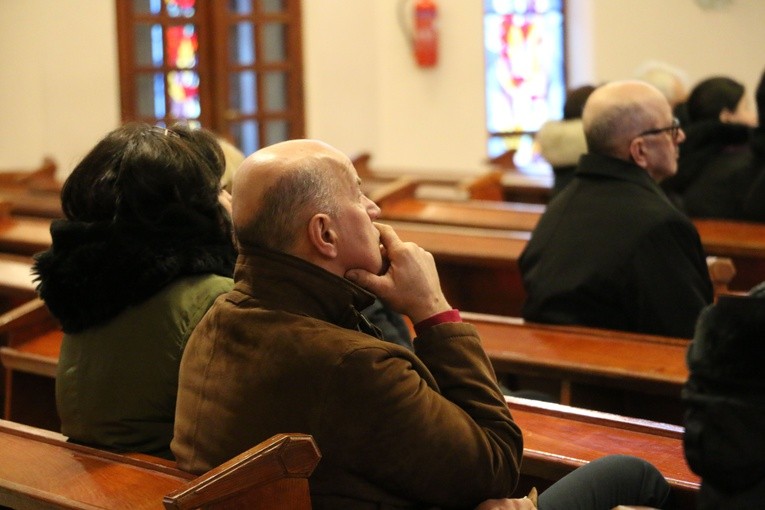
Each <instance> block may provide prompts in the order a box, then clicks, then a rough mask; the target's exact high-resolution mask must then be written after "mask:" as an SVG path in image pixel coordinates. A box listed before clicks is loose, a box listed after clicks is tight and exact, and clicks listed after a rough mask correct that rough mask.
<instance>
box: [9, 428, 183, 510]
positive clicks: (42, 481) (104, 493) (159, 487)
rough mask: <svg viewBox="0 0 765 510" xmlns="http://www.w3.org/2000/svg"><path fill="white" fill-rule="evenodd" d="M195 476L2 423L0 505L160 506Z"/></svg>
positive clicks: (127, 509) (139, 508) (137, 509)
mask: <svg viewBox="0 0 765 510" xmlns="http://www.w3.org/2000/svg"><path fill="white" fill-rule="evenodd" d="M193 478H194V477H193V476H192V475H190V474H188V473H184V472H182V471H179V470H176V469H170V468H162V469H160V468H159V467H158V466H157V465H155V464H152V463H148V462H144V461H140V460H137V459H128V458H126V457H123V456H120V455H116V454H111V453H108V452H103V451H100V450H94V449H91V448H85V447H81V446H77V445H72V444H69V443H62V442H61V441H58V440H55V439H50V438H45V437H41V436H33V435H31V434H29V433H26V432H22V431H19V430H15V429H11V428H8V427H4V426H2V425H0V505H5V506H10V507H12V508H15V507H17V506H18V507H20V508H29V509H38V508H82V509H92V508H108V509H125V510H143V509H156V510H158V509H161V508H163V507H162V498H163V497H164V496H165V495H166V494H168V493H170V492H172V491H174V490H177V489H178V488H179V487H181V486H182V485H183V484H185V483H186V482H188V481H189V480H191V479H193Z"/></svg>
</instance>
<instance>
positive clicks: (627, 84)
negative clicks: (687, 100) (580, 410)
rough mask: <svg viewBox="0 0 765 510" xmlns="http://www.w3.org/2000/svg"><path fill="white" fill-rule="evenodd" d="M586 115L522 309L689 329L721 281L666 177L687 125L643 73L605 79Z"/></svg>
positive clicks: (565, 319) (534, 256)
mask: <svg viewBox="0 0 765 510" xmlns="http://www.w3.org/2000/svg"><path fill="white" fill-rule="evenodd" d="M582 122H583V129H584V134H585V139H586V141H587V150H588V152H587V154H585V155H583V156H582V157H581V159H580V160H579V164H578V166H577V170H576V173H575V176H574V180H573V181H572V183H571V184H570V185H569V186H568V187H567V188H566V190H565V191H564V192H563V193H561V194H560V195H558V196H557V197H556V198H555V199H554V200H552V201H551V202H550V204H549V205H548V207H547V209H546V210H545V212H544V214H543V215H542V218H541V219H540V221H539V224H538V225H537V227H536V229H535V230H534V232H533V234H532V237H531V240H530V241H529V243H528V245H527V246H526V249H525V250H524V252H523V254H522V255H521V258H520V268H521V272H522V275H523V282H524V285H525V288H526V293H527V300H526V303H525V305H524V308H523V317H524V318H525V319H526V320H528V321H532V322H543V323H551V324H575V325H583V326H592V327H602V328H608V329H620V330H626V331H635V332H640V333H650V334H657V335H668V336H676V337H685V338H690V337H691V336H693V330H694V325H695V322H696V318H697V317H698V315H699V313H700V312H701V309H702V308H703V307H704V306H705V305H707V304H708V303H710V302H711V300H712V284H711V282H710V280H709V273H708V270H707V266H706V257H705V254H704V251H703V249H702V247H701V242H700V239H699V236H698V233H697V232H696V229H695V228H694V226H693V224H692V223H691V222H690V221H689V220H688V219H687V218H686V217H685V216H684V215H683V214H681V213H680V212H679V211H678V210H677V209H676V208H675V207H674V206H673V205H672V204H671V203H670V202H669V200H668V199H667V197H666V196H665V194H664V192H663V191H662V190H661V189H660V188H659V186H658V184H657V183H658V182H661V181H662V180H663V179H666V178H667V177H669V176H671V175H674V174H675V172H677V157H678V154H679V150H680V149H679V145H680V144H681V143H682V142H683V140H684V139H685V134H684V133H683V130H682V129H681V128H680V126H679V123H678V122H677V120H676V119H674V118H673V117H672V110H671V109H670V106H669V103H668V102H667V100H666V98H665V97H664V96H663V95H662V94H661V92H659V91H658V90H657V89H656V88H655V87H653V86H652V85H649V84H647V83H644V82H640V81H620V82H612V83H610V84H607V85H604V86H602V87H600V88H598V89H597V90H596V91H595V92H593V94H592V95H591V96H590V98H589V99H588V100H587V103H586V104H585V107H584V111H583V115H582Z"/></svg>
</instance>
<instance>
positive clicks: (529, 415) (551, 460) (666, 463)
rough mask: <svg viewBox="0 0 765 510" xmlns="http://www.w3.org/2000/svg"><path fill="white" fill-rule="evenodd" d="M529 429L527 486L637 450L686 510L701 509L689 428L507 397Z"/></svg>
mask: <svg viewBox="0 0 765 510" xmlns="http://www.w3.org/2000/svg"><path fill="white" fill-rule="evenodd" d="M505 398H506V400H507V404H508V407H509V409H510V412H511V414H512V415H513V419H514V420H515V421H516V423H518V425H519V426H520V427H521V430H522V431H523V441H524V445H523V446H524V447H523V463H522V464H521V475H522V477H521V486H520V487H519V488H518V490H517V491H516V494H517V495H522V494H524V491H528V489H529V488H530V487H531V486H536V487H537V488H539V489H540V490H543V489H545V488H547V487H548V486H549V485H551V484H552V483H554V482H555V481H557V480H559V479H560V478H561V477H563V476H565V475H566V474H568V473H570V472H571V471H573V470H574V469H576V468H577V467H579V466H582V465H584V464H586V463H587V462H590V461H592V460H595V459H598V458H601V457H604V456H606V455H611V454H625V455H634V456H636V457H640V458H642V459H645V460H647V461H648V462H650V463H651V464H653V465H654V466H655V467H656V468H657V469H658V470H659V471H660V472H661V473H662V474H663V475H664V477H665V478H666V479H667V481H668V482H669V484H670V487H671V488H672V491H673V493H674V495H675V498H676V503H677V507H678V508H680V509H688V510H691V509H695V508H696V496H697V494H698V491H699V487H700V479H699V477H698V476H697V475H696V474H694V473H693V472H692V471H691V470H690V468H689V467H688V465H687V463H686V461H685V456H684V453H683V439H682V438H683V432H684V431H683V428H682V427H679V426H675V425H669V424H664V423H659V422H652V421H649V420H636V419H631V418H626V417H623V416H618V415H612V414H606V413H599V412H595V411H589V410H586V409H578V408H572V407H568V406H561V405H557V404H549V403H545V402H539V401H531V400H525V399H519V398H515V397H505Z"/></svg>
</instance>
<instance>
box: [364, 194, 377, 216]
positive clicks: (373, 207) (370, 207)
mask: <svg viewBox="0 0 765 510" xmlns="http://www.w3.org/2000/svg"><path fill="white" fill-rule="evenodd" d="M364 198H365V199H366V201H367V202H368V203H367V214H369V217H370V218H372V219H373V220H376V219H377V218H379V217H380V207H379V206H378V205H377V204H376V203H374V202H373V201H371V200H370V199H369V198H367V197H366V196H365V197H364Z"/></svg>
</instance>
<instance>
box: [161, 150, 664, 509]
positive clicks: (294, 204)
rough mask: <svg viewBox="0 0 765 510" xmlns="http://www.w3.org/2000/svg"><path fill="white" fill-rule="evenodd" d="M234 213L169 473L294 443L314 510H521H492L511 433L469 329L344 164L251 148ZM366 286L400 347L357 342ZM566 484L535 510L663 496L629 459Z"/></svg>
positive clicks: (516, 437)
mask: <svg viewBox="0 0 765 510" xmlns="http://www.w3.org/2000/svg"><path fill="white" fill-rule="evenodd" d="M232 206H233V212H232V217H233V222H234V228H235V232H236V236H237V240H238V245H239V246H238V249H239V259H238V261H237V266H236V270H235V274H234V280H235V287H234V290H233V291H231V292H229V293H228V294H224V295H223V296H221V297H220V298H219V299H218V300H217V301H216V302H215V304H214V305H213V307H212V308H211V309H210V311H209V313H208V314H207V315H205V317H204V318H203V319H202V321H201V323H200V324H199V327H198V328H196V329H195V330H194V332H193V333H192V335H191V337H190V339H189V342H188V344H187V346H186V350H185V351H184V354H183V359H182V361H181V371H180V379H179V390H178V402H177V407H176V421H175V437H174V439H173V442H172V445H171V446H172V450H173V452H174V454H175V456H176V458H177V461H178V466H179V467H180V468H181V469H184V470H187V471H191V472H194V473H201V472H204V471H207V470H209V469H211V468H213V467H214V466H216V465H218V464H220V463H222V462H224V461H226V460H228V459H229V458H232V457H234V456H235V455H237V454H239V453H241V452H243V451H245V450H246V449H248V448H250V447H251V446H254V445H256V444H257V443H259V442H261V441H264V440H266V439H268V438H269V437H271V436H273V435H274V434H278V433H283V432H302V433H307V434H311V435H312V436H313V438H314V439H315V440H316V442H317V444H318V446H319V449H320V451H321V454H322V459H321V462H319V465H318V467H317V468H316V470H315V471H314V473H313V474H312V475H311V477H310V479H309V484H310V490H311V498H312V504H313V508H314V509H332V510H343V509H369V510H372V509H375V510H377V509H404V508H407V509H415V508H417V509H419V508H423V509H424V508H434V507H445V508H464V509H472V508H474V507H475V506H477V505H478V504H480V503H481V502H484V504H483V506H482V507H481V509H482V510H483V509H494V508H497V509H499V508H513V509H519V510H520V509H522V510H531V509H533V508H534V506H533V504H532V503H531V501H530V500H528V499H523V498H521V499H515V500H509V499H503V498H506V497H508V496H509V495H510V494H511V493H512V491H513V488H514V487H515V485H516V482H517V480H518V476H519V464H520V459H521V453H522V451H523V445H522V438H521V432H520V430H519V429H518V426H517V425H516V424H515V423H514V422H513V419H512V417H511V416H510V413H509V411H508V409H507V406H506V404H505V401H504V397H503V395H502V393H501V392H500V390H499V388H498V386H497V383H496V378H495V376H494V372H493V370H492V367H491V364H490V363H489V360H488V359H487V357H486V355H485V353H484V352H483V350H482V348H481V345H480V340H479V338H478V336H477V334H476V331H475V329H474V328H473V327H472V326H470V325H468V324H464V323H462V322H461V321H460V316H459V312H457V311H456V310H453V309H452V308H451V307H450V306H449V304H448V303H447V301H446V299H445V298H444V295H443V293H442V292H441V288H440V285H439V281H438V273H437V272H436V268H435V264H434V262H433V257H432V256H431V255H430V254H429V253H428V252H426V251H424V250H422V249H421V248H419V247H418V246H416V245H414V244H412V243H404V242H402V241H401V240H399V238H398V237H397V236H396V234H395V232H394V231H393V230H392V229H391V228H390V227H388V226H386V225H381V224H377V223H375V222H374V220H375V219H376V218H377V217H378V215H379V213H380V209H379V208H378V207H377V205H375V203H374V202H372V201H370V200H369V199H368V198H367V197H366V196H364V194H363V193H362V191H361V187H360V180H359V178H358V176H357V174H356V170H355V169H354V168H353V165H352V164H351V161H350V160H349V159H348V158H347V157H346V156H345V155H344V154H343V153H341V152H340V151H338V150H337V149H334V148H333V147H330V146H328V145H326V144H324V143H322V142H319V141H315V140H293V141H288V142H283V143H279V144H276V145H273V146H270V147H267V148H265V149H261V150H260V151H258V152H256V153H255V154H253V155H251V156H250V157H248V158H247V159H246V160H245V161H244V163H243V164H242V166H241V167H240V168H239V170H238V171H237V172H236V174H235V176H234V182H233V199H232ZM354 282H356V283H354ZM362 287H363V288H362ZM364 289H368V290H369V291H372V292H374V293H375V294H376V295H377V296H379V297H380V298H381V299H382V300H383V301H384V302H385V303H386V304H387V305H388V306H390V307H392V308H393V309H394V310H397V311H399V312H401V313H404V314H406V315H408V316H409V318H410V319H411V321H412V323H413V324H414V325H415V331H416V332H417V338H416V339H415V341H414V346H415V347H414V350H415V352H412V351H410V350H408V349H406V348H404V347H401V346H399V345H395V344H392V343H389V342H382V341H380V340H379V339H378V338H375V337H374V336H371V335H372V334H373V333H374V331H373V330H372V329H371V328H369V326H368V324H367V323H366V322H365V320H364V319H363V317H362V316H361V314H360V313H359V312H358V310H361V309H363V308H364V307H366V306H368V304H369V303H370V302H371V301H372V300H373V299H374V296H373V295H372V294H371V293H370V292H368V291H367V290H364ZM614 473H615V474H614ZM604 477H607V479H606V478H604ZM564 480H568V482H558V483H557V484H556V485H555V486H554V489H552V488H551V489H548V490H547V491H545V492H544V493H543V494H542V495H541V497H540V508H545V507H544V506H543V504H546V505H547V507H546V508H548V509H555V508H566V509H568V510H570V509H576V508H586V509H596V508H600V507H597V506H593V503H592V498H594V497H596V496H597V498H598V500H599V501H601V502H602V505H603V506H602V508H604V510H605V509H610V508H612V507H613V506H615V505H616V504H618V503H641V504H657V503H660V502H661V501H663V499H664V498H666V496H667V493H668V486H667V484H666V481H665V480H664V478H663V477H662V476H661V475H660V474H659V473H658V472H657V471H656V469H655V468H653V466H651V465H650V464H647V463H645V462H643V461H640V460H639V459H635V458H632V457H630V458H623V457H605V458H604V459H603V461H602V462H598V461H596V462H593V463H591V464H590V465H589V466H588V467H587V468H586V469H585V468H582V469H580V470H577V471H575V475H571V476H570V477H568V478H566V479H564ZM603 491H606V493H607V495H603V494H602V492H603ZM593 495H596V496H593ZM625 499H626V500H625ZM487 500H488V501H487ZM545 502H547V503H545Z"/></svg>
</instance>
